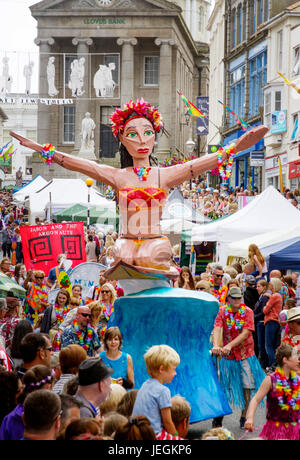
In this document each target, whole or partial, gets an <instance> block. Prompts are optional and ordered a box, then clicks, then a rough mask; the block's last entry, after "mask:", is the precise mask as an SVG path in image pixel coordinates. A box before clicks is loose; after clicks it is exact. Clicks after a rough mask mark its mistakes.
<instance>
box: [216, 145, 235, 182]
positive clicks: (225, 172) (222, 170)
mask: <svg viewBox="0 0 300 460" xmlns="http://www.w3.org/2000/svg"><path fill="white" fill-rule="evenodd" d="M234 149H235V144H231V145H227V146H225V147H224V148H223V147H220V148H219V150H218V151H217V165H218V171H219V176H220V177H221V178H222V179H223V181H226V180H228V179H229V178H230V176H231V172H232V166H233V158H234V154H235V150H234ZM224 150H225V152H226V154H227V155H228V160H226V161H223V156H222V154H223V151H224Z"/></svg>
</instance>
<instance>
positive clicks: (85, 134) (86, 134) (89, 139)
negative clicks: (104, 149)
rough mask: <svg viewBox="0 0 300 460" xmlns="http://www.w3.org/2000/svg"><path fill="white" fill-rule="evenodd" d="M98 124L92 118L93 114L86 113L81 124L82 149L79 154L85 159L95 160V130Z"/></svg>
mask: <svg viewBox="0 0 300 460" xmlns="http://www.w3.org/2000/svg"><path fill="white" fill-rule="evenodd" d="M95 128H96V124H95V122H94V120H93V119H92V118H91V114H90V113H89V112H86V114H85V117H84V118H83V120H82V123H81V133H80V135H81V147H80V151H79V153H80V154H82V155H83V156H84V157H85V158H89V159H95V143H94V130H95Z"/></svg>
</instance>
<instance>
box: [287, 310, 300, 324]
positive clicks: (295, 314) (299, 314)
mask: <svg viewBox="0 0 300 460" xmlns="http://www.w3.org/2000/svg"><path fill="white" fill-rule="evenodd" d="M296 319H300V307H294V308H291V309H290V310H288V311H287V322H288V323H289V322H290V321H295V320H296Z"/></svg>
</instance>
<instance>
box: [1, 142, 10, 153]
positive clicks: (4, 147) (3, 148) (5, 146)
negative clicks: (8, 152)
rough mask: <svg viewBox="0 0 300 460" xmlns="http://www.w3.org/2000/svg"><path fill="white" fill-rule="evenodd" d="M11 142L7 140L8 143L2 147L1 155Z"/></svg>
mask: <svg viewBox="0 0 300 460" xmlns="http://www.w3.org/2000/svg"><path fill="white" fill-rule="evenodd" d="M10 143H11V141H9V142H7V144H5V145H3V147H1V148H0V155H2V153H3V151H4V150H5V149H7V147H8V146H9V144H10Z"/></svg>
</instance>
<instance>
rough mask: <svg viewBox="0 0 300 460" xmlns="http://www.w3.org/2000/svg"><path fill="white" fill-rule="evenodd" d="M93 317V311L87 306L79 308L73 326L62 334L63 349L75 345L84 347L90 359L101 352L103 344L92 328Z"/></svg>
mask: <svg viewBox="0 0 300 460" xmlns="http://www.w3.org/2000/svg"><path fill="white" fill-rule="evenodd" d="M91 316H92V315H91V310H90V308H89V307H88V306H87V305H85V306H80V307H78V309H77V314H76V317H75V319H74V320H73V321H72V324H71V325H70V326H68V327H66V328H65V329H64V330H63V332H62V335H61V348H65V347H67V346H68V345H71V344H73V343H75V344H77V345H80V346H81V347H83V348H84V350H85V351H86V352H87V355H88V356H89V357H93V356H96V355H97V353H99V352H100V348H101V343H100V340H99V338H98V335H97V332H96V331H95V329H94V328H93V327H92V326H91Z"/></svg>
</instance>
